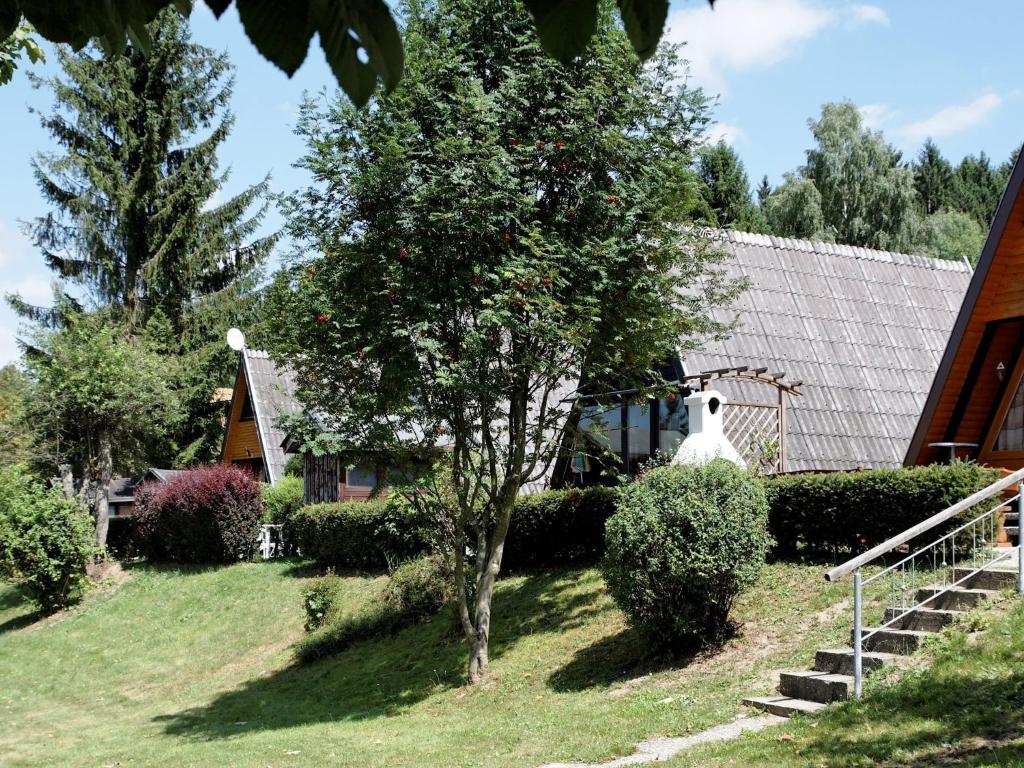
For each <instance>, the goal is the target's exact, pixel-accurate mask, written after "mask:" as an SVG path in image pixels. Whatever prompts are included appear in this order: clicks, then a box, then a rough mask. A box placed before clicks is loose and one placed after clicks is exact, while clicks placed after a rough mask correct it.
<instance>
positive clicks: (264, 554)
mask: <svg viewBox="0 0 1024 768" xmlns="http://www.w3.org/2000/svg"><path fill="white" fill-rule="evenodd" d="M282 555H284V526H283V525H274V524H264V525H261V526H260V557H261V558H263V559H264V560H270V559H271V558H273V557H281V556H282Z"/></svg>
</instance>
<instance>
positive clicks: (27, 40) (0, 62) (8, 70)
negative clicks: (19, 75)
mask: <svg viewBox="0 0 1024 768" xmlns="http://www.w3.org/2000/svg"><path fill="white" fill-rule="evenodd" d="M0 34H2V33H0ZM22 56H25V57H27V58H28V60H29V61H30V62H31V63H33V64H38V63H39V62H40V61H46V56H45V54H43V49H42V48H40V47H39V43H37V42H36V41H35V40H34V39H33V37H32V28H31V27H30V26H28V25H27V24H23V25H22V26H20V27H17V28H15V30H14V31H13V32H11V33H10V35H9V36H7V37H6V38H3V37H0V85H7V83H9V82H11V80H13V79H14V72H15V70H17V69H18V62H19V60H20V59H21V57H22Z"/></svg>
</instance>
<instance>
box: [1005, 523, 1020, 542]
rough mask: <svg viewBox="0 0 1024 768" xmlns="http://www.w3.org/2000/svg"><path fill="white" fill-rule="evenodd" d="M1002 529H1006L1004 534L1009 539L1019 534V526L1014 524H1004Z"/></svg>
mask: <svg viewBox="0 0 1024 768" xmlns="http://www.w3.org/2000/svg"><path fill="white" fill-rule="evenodd" d="M1003 530H1004V531H1006V535H1007V536H1009V537H1010V538H1011V539H1015V538H1017V537H1018V536H1019V535H1020V527H1019V526H1016V525H1004V526H1003Z"/></svg>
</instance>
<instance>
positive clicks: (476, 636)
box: [467, 494, 515, 685]
mask: <svg viewBox="0 0 1024 768" xmlns="http://www.w3.org/2000/svg"><path fill="white" fill-rule="evenodd" d="M514 503H515V494H511V495H509V496H508V498H507V499H504V500H503V502H502V505H501V506H503V507H505V508H504V509H502V510H501V511H500V512H499V513H498V522H497V525H496V526H495V529H494V532H493V533H492V534H491V541H490V545H489V547H488V549H489V553H488V557H487V559H486V562H485V564H484V566H483V569H482V572H481V571H480V569H479V568H478V573H477V591H476V601H475V602H476V605H475V610H474V612H473V632H472V634H471V635H469V636H468V637H467V640H468V642H469V682H470V683H473V684H474V685H475V684H477V683H479V682H481V681H482V680H483V679H484V678H485V677H486V676H487V666H488V662H489V658H488V646H489V643H490V640H491V601H492V599H493V598H494V584H495V582H496V581H497V580H498V574H499V573H500V572H501V557H502V554H503V553H504V551H505V537H506V535H507V534H508V527H509V522H510V520H511V518H512V505H513V504H514Z"/></svg>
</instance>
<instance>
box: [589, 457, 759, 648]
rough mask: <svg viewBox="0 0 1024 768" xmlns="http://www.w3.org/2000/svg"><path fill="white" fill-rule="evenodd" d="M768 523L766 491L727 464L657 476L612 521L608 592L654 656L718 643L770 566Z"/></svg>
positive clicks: (631, 491) (661, 471)
mask: <svg viewBox="0 0 1024 768" xmlns="http://www.w3.org/2000/svg"><path fill="white" fill-rule="evenodd" d="M767 523H768V502H767V500H766V499H765V495H764V490H763V489H762V487H761V485H760V484H759V483H758V482H757V481H756V480H754V479H753V478H751V477H750V476H749V475H748V474H747V473H746V472H745V471H743V470H742V469H740V468H738V467H736V466H735V465H733V464H730V463H729V462H727V461H721V460H719V461H713V462H711V463H710V464H708V465H706V466H701V467H690V466H668V467H659V468H656V469H652V470H651V471H650V472H647V473H646V474H645V475H644V476H643V477H642V478H640V479H639V480H637V481H636V482H635V483H632V484H630V485H627V486H625V487H624V488H623V489H622V491H621V496H620V499H619V505H618V510H617V511H616V513H615V514H614V515H612V517H611V519H609V520H608V525H607V530H606V533H605V546H606V549H605V557H604V561H603V562H602V571H603V573H604V578H605V581H606V582H607V583H608V589H609V591H610V592H611V594H612V596H613V597H614V598H615V601H616V602H617V603H618V604H619V606H620V607H621V608H622V610H623V611H624V612H625V613H626V616H627V617H628V618H629V620H630V622H631V623H632V624H633V625H634V626H636V627H637V628H638V629H640V630H641V631H643V632H644V633H645V634H646V635H647V636H648V637H649V639H650V640H651V641H652V643H653V644H654V645H655V646H657V647H661V648H667V649H677V648H680V647H683V646H690V645H693V644H695V642H697V641H707V640H713V639H718V638H720V637H722V636H723V634H724V633H725V631H726V629H727V627H728V617H729V610H730V608H731V606H732V603H733V600H734V599H735V597H736V595H738V594H739V593H740V592H741V591H742V590H743V589H745V588H746V587H748V586H750V585H751V584H753V582H754V581H755V580H756V579H757V576H758V573H759V571H760V569H761V566H762V565H763V563H764V558H765V554H766V552H767V550H768V547H769V546H770V544H771V539H770V537H769V536H768V532H767Z"/></svg>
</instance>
